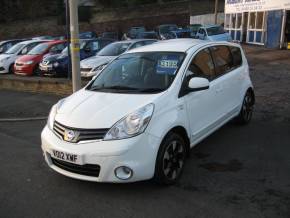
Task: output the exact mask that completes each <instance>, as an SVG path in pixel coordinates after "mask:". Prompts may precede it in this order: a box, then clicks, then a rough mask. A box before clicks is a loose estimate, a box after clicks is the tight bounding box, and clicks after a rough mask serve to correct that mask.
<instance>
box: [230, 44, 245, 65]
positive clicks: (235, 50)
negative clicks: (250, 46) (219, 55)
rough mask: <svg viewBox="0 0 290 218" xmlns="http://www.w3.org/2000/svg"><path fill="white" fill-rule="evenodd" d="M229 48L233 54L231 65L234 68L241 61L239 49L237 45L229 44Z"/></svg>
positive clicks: (240, 63)
mask: <svg viewBox="0 0 290 218" xmlns="http://www.w3.org/2000/svg"><path fill="white" fill-rule="evenodd" d="M230 50H231V52H232V56H233V67H234V68H238V67H240V66H241V65H242V63H243V58H242V53H241V49H240V48H238V47H234V46H231V47H230Z"/></svg>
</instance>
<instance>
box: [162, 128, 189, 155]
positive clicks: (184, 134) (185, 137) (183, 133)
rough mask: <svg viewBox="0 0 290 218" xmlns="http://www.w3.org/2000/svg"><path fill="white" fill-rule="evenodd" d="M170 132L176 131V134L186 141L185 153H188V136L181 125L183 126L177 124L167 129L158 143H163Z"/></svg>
mask: <svg viewBox="0 0 290 218" xmlns="http://www.w3.org/2000/svg"><path fill="white" fill-rule="evenodd" d="M170 133H176V134H178V135H180V136H181V137H182V138H183V139H184V141H185V143H186V153H187V155H189V152H190V138H189V136H188V133H187V130H186V128H185V127H183V126H180V125H179V126H175V127H172V128H171V129H170V130H168V131H167V133H166V134H165V135H164V136H163V137H162V140H161V143H160V145H161V144H162V143H163V141H164V140H165V138H166V137H167V136H168V135H169V134H170Z"/></svg>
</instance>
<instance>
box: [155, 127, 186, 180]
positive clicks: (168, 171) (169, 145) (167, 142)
mask: <svg viewBox="0 0 290 218" xmlns="http://www.w3.org/2000/svg"><path fill="white" fill-rule="evenodd" d="M185 158H186V145H185V141H184V139H183V138H182V137H181V136H180V135H178V134H176V133H169V134H168V135H167V136H166V138H165V139H164V140H163V142H162V144H161V146H160V148H159V151H158V155H157V160H156V166H155V175H154V179H155V181H156V182H157V183H159V184H164V185H171V184H174V183H176V181H177V180H178V179H179V178H180V176H181V174H182V171H183V166H184V163H185Z"/></svg>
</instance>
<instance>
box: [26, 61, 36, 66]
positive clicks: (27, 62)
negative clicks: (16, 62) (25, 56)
mask: <svg viewBox="0 0 290 218" xmlns="http://www.w3.org/2000/svg"><path fill="white" fill-rule="evenodd" d="M33 63H34V61H26V62H24V64H25V65H30V64H33Z"/></svg>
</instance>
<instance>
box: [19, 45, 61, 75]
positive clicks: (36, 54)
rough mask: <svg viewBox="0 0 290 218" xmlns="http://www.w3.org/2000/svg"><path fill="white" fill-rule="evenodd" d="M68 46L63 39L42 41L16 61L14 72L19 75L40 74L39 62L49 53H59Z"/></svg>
mask: <svg viewBox="0 0 290 218" xmlns="http://www.w3.org/2000/svg"><path fill="white" fill-rule="evenodd" d="M66 46H67V42H66V41H63V40H59V41H50V42H46V43H41V44H39V45H37V46H35V47H34V48H33V49H31V50H30V51H29V52H28V53H27V55H23V56H21V57H20V58H18V59H17V60H16V61H15V65H14V73H15V74H18V75H26V76H32V75H39V73H40V72H39V63H40V62H41V61H42V58H43V57H44V56H45V55H47V54H59V53H61V52H62V50H63V49H64V48H65V47H66Z"/></svg>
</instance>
